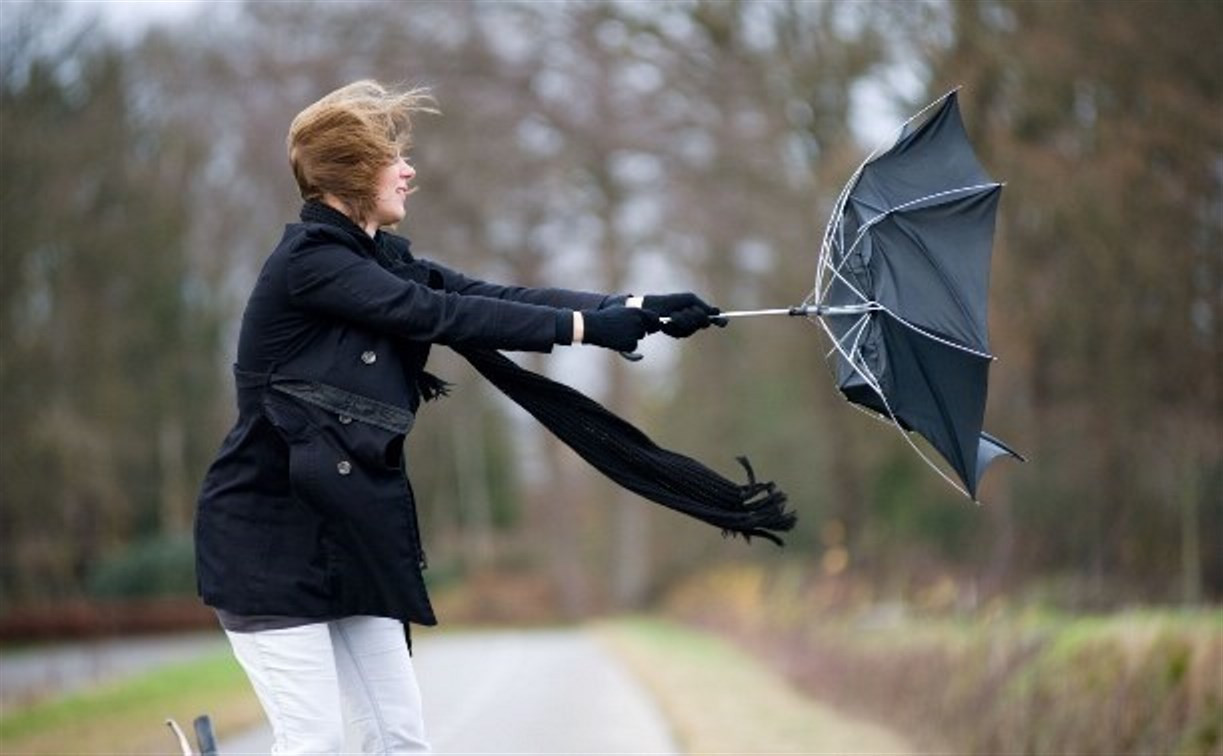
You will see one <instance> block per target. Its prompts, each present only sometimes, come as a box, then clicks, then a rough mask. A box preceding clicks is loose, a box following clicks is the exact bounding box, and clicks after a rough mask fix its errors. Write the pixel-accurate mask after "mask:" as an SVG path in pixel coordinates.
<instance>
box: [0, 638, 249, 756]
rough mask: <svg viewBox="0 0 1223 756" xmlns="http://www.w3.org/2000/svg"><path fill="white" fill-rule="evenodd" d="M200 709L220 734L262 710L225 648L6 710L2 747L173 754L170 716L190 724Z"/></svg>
mask: <svg viewBox="0 0 1223 756" xmlns="http://www.w3.org/2000/svg"><path fill="white" fill-rule="evenodd" d="M203 713H208V714H210V715H211V716H212V718H213V721H214V723H215V725H216V726H217V730H218V732H221V733H225V732H233V731H235V730H238V729H242V728H244V727H246V726H249V725H251V724H253V723H254V722H256V721H258V718H259V717H260V716H261V713H260V710H259V706H258V702H257V701H256V700H255V697H254V694H253V693H252V692H251V690H250V685H249V683H248V682H247V680H246V676H245V675H244V674H243V672H242V669H241V667H239V666H238V664H237V662H236V661H235V660H234V658H233V656H232V655H231V654H230V653H229V652H228V651H226V652H222V653H218V654H216V655H214V656H210V657H207V658H203V659H199V660H196V661H191V662H186V663H183V664H176V665H171V666H167V667H163V668H160V669H158V670H156V671H153V672H150V673H148V674H145V675H142V676H139V677H135V678H132V679H129V680H124V681H122V682H117V683H113V684H109V685H105V686H102V687H99V688H95V689H92V690H89V691H85V692H81V693H74V694H71V695H68V696H65V697H63V698H59V699H54V700H51V701H46V702H42V703H37V704H34V705H32V706H29V707H26V708H24V709H19V710H17V711H13V712H11V713H7V714H5V715H4V716H3V717H0V753H4V754H86V753H88V754H101V753H122V754H138V753H153V752H159V751H160V752H162V753H168V752H173V751H174V750H176V749H175V746H174V742H175V741H174V739H173V736H172V735H171V733H170V730H169V729H168V728H167V727H166V726H165V719H166V717H174V718H175V719H177V720H178V722H179V723H180V724H181V725H183V727H184V728H185V729H187V730H188V731H190V725H191V721H192V720H193V719H194V718H195V717H196V716H198V715H199V714H203Z"/></svg>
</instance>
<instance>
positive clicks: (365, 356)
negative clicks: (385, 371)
mask: <svg viewBox="0 0 1223 756" xmlns="http://www.w3.org/2000/svg"><path fill="white" fill-rule="evenodd" d="M361 361H362V362H364V363H365V364H366V365H373V364H374V363H375V362H377V361H378V353H377V352H375V351H374V350H372V349H370V350H367V351H364V352H362V353H361Z"/></svg>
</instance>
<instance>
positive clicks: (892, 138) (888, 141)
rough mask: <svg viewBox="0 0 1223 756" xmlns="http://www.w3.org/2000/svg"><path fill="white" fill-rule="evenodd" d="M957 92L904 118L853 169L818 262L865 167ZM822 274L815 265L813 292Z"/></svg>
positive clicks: (828, 249) (956, 89) (831, 218)
mask: <svg viewBox="0 0 1223 756" xmlns="http://www.w3.org/2000/svg"><path fill="white" fill-rule="evenodd" d="M959 91H960V87H953V88H952V89H950V90H948V91H947V92H946V93H944V94H943V95H942V96H941V97H938V98H936V99H934V100H932V101H931V102H930V104H928V105H926V107H924V108H922V109H921V110H919V111H917V112H916V113H914V114H913V115H911V116H909V117H908V118H906V119H905V120H904V121H903V122H902V123H901V124H900V125H899V126H897V127H896V128H895V129H894V130H893V131H892V133H891V134H890V135H889V136H888V137H886V138H884V139H880V140H879V141H878V142H877V143H876V144H875V147H874V149H872V150H871V151H870V154H868V155H867V156H866V158H865V159H864V160H863V161H862V162H861V163H860V164H859V165H858V167H857V168H855V169H854V172H853V175H851V176H850V177H849V180H848V181H846V182H845V185H844V186H843V187H842V188H841V193H840V194H839V195H838V196H837V201H836V202H835V203H834V204H833V208H832V214H831V215H830V216H829V218H828V224H827V225H826V226H825V227H824V238H823V240H822V242H821V244H820V254H819V262H821V263H822V262H824V261H825V260H826V258H827V257H828V256H829V255H830V254H831V251H832V250H831V245H832V238H833V237H834V236H835V234H836V233H838V232H842V231H843V229H842V227H841V213H842V211H843V210H844V208H845V202H846V201H847V200H848V199H849V193H850V192H851V191H853V186H854V184H856V183H858V179H859V178H860V177H861V175H862V171H864V170H865V169H866V166H867V165H868V164H869V163H870V162H871V161H872V160H874V159H875V158H877V157H879V156H880V154H882V151H884V148H885V147H886V148H887V149H891V148H892V147H894V146H896V144H897V143H899V141H900V137H901V136H903V135H904V130H905V129H906V128H907V127H908V126H909V124H910V123H913V122H914V121H916V120H917V119H918V118H921V117H922V116H923V115H925V114H926V113H928V112H929V111H930V110H932V109H934V108H936V107H938V106H939V105H940V104H942V102H943V101H944V100H946V99H947V98H948V97H951V96H952V95H954V94H955V93H956V92H959ZM841 248H842V249H844V248H845V239H844V236H842V238H841ZM823 272H824V270H823V267H822V266H820V265H817V266H816V272H815V289H814V291H817V292H818V291H819V290H820V288H821V286H820V284H821V283H822V282H823ZM821 296H822V294H821Z"/></svg>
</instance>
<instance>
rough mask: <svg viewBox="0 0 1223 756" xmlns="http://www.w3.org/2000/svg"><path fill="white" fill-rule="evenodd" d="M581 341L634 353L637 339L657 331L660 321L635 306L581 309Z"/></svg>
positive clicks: (653, 314)
mask: <svg viewBox="0 0 1223 756" xmlns="http://www.w3.org/2000/svg"><path fill="white" fill-rule="evenodd" d="M582 324H583V325H582V343H583V344H593V345H595V346H601V347H607V348H608V349H615V350H617V351H621V352H631V351H633V350H635V349H636V348H637V342H638V341H640V340H641V339H643V338H644V337H645V335H646V334H648V333H654V332H655V331H657V330H658V329H659V327H660V326H661V324H660V323H659V322H658V315H657V314H655V313H653V312H651V311H650V310H646V309H644V308H643V309H638V308H636V307H607V308H604V309H602V310H582Z"/></svg>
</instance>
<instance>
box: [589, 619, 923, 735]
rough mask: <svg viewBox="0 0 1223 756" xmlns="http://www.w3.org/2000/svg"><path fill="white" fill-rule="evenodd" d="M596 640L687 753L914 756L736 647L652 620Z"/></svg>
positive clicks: (616, 626)
mask: <svg viewBox="0 0 1223 756" xmlns="http://www.w3.org/2000/svg"><path fill="white" fill-rule="evenodd" d="M595 633H596V635H597V636H598V637H599V638H600V640H601V641H603V642H604V643H605V644H606V645H607V646H609V647H610V648H611V649H612V650H613V651H614V652H615V654H616V655H617V656H618V657H619V658H620V659H622V660H623V661H624V662H625V663H626V664H627V665H628V667H629V669H631V670H632V671H633V673H634V674H635V675H636V676H637V677H638V679H640V680H641V681H642V682H643V683H644V684H645V686H646V687H647V689H649V690H650V692H651V693H652V694H653V695H654V697H655V699H656V700H657V702H658V705H659V706H660V707H661V708H662V710H663V713H664V714H665V715H666V717H667V720H668V721H669V722H670V723H671V726H672V728H673V731H674V734H675V737H676V740H677V741H678V744H679V745H680V746H681V747H682V748H683V749H684V751H685V752H686V753H691V754H704V753H710V754H712V753H720V754H731V753H734V754H763V753H770V754H784V753H792V754H832V753H836V754H859V753H870V754H902V753H903V754H908V753H912V752H913V751H912V748H911V747H910V745H909V744H908V743H907V742H905V740H904V739H903V738H901V737H900V736H898V735H897V734H896V733H894V732H891V731H889V730H887V729H885V728H883V727H880V726H879V725H876V724H873V723H871V722H867V721H865V720H862V719H856V718H853V717H851V716H848V715H846V714H844V713H842V712H839V711H836V710H834V709H831V708H829V707H827V706H824V705H822V704H820V703H818V702H816V701H814V700H812V699H810V698H808V697H806V696H804V695H803V694H802V693H800V692H799V691H798V690H796V689H795V688H793V687H792V686H791V685H789V684H788V683H787V682H786V681H785V680H784V679H783V678H782V677H781V676H780V675H778V674H776V673H774V672H772V671H770V670H769V669H768V668H767V667H766V666H764V665H763V664H761V663H759V662H758V661H756V660H755V659H753V658H752V657H750V656H748V655H747V654H745V653H744V652H742V651H740V650H738V649H737V648H735V647H734V646H732V645H731V644H729V643H727V642H726V641H723V640H721V639H719V638H717V637H715V636H713V635H710V634H708V633H704V632H700V631H696V630H692V629H689V628H686V627H682V626H680V625H677V624H674V623H671V622H667V621H665V620H661V619H653V618H629V619H622V620H611V621H607V622H603V623H599V624H597V625H596V626H595Z"/></svg>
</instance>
